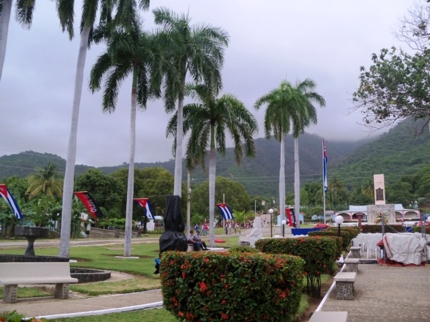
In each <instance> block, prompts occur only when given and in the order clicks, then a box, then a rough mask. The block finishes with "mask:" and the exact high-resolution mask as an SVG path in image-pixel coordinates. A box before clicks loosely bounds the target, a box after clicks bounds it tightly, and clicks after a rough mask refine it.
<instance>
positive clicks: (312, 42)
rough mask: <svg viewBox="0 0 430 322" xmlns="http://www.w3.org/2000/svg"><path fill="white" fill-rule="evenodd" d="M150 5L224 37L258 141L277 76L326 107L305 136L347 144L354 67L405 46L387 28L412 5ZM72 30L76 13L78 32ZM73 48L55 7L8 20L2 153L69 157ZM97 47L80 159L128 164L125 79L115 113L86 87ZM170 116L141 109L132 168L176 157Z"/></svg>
mask: <svg viewBox="0 0 430 322" xmlns="http://www.w3.org/2000/svg"><path fill="white" fill-rule="evenodd" d="M152 3H153V4H152V6H151V9H154V8H156V7H159V6H165V7H168V8H170V9H172V10H173V11H175V12H177V13H186V12H189V15H190V17H191V18H192V23H208V24H211V25H213V26H219V27H222V28H224V29H225V30H226V31H227V32H228V33H229V35H230V45H229V48H228V49H227V50H226V56H225V66H224V69H223V81H224V88H223V92H224V93H232V94H234V95H236V96H237V97H238V98H239V99H241V100H242V101H243V102H244V103H245V105H246V106H247V107H248V108H249V109H250V110H251V111H252V112H253V113H254V115H255V116H256V117H257V118H258V120H259V124H260V131H259V134H258V137H263V136H264V131H263V128H262V120H263V116H264V109H262V110H260V111H255V110H254V108H253V105H254V102H255V101H256V99H257V98H259V97H260V96H262V95H264V94H265V93H267V92H268V91H270V90H272V89H274V88H275V87H277V86H278V85H279V84H280V82H281V81H282V80H285V79H286V80H288V81H290V82H295V81H296V80H303V79H305V78H311V79H313V80H315V81H316V82H317V84H318V87H317V91H318V92H319V93H320V94H321V95H323V96H324V97H325V99H326V101H327V106H326V107H325V108H323V109H318V124H317V125H315V126H313V127H311V128H309V129H308V132H310V133H315V134H318V135H321V136H324V137H325V138H326V139H331V140H334V139H337V140H339V139H342V140H345V139H357V138H363V137H366V136H368V135H369V133H368V132H366V131H365V130H364V129H363V128H362V127H360V126H359V125H358V124H357V123H358V122H360V120H361V115H360V113H358V112H356V113H353V114H351V115H348V114H347V111H348V108H349V107H351V94H352V93H353V92H354V90H355V89H356V87H357V86H358V75H359V67H360V66H362V65H364V66H368V65H369V64H370V56H371V54H372V53H374V52H379V50H380V49H381V48H384V47H391V46H392V45H396V46H399V45H401V44H399V43H398V41H397V40H396V39H395V38H394V37H393V35H392V29H393V26H395V25H396V23H397V20H398V17H400V16H403V15H405V14H406V10H407V9H408V8H410V7H411V6H412V4H413V0H410V1H409V0H379V1H374V0H363V1H344V0H326V1H319V0H308V1H299V0H290V1H285V0H270V1H262V0H235V1H231V0H230V1H227V0H221V1H216V2H214V1H201V0H188V1H185V0H182V1H177V0H175V1H174V0H170V1H169V0H159V1H152ZM78 9H79V8H78V7H77V9H76V10H78ZM12 15H13V14H12ZM143 18H144V21H145V22H144V25H145V27H146V29H148V30H151V29H153V28H155V26H154V25H153V23H152V21H153V16H152V13H151V12H145V13H144V14H143ZM78 26H79V13H77V15H76V26H75V29H76V33H78ZM78 46H79V37H76V38H75V39H74V40H73V41H69V39H68V36H67V35H66V34H63V33H62V32H61V29H60V26H59V22H58V18H57V16H56V13H55V3H53V2H51V1H39V2H37V7H36V10H35V13H34V22H33V26H32V28H31V29H30V30H24V29H23V28H21V27H20V26H19V25H18V24H17V22H16V21H15V20H14V19H11V23H10V27H9V38H8V47H7V52H6V60H5V66H4V70H3V77H2V80H1V83H0V135H1V137H2V138H3V140H2V143H1V145H0V155H8V154H13V153H19V152H22V151H25V150H33V151H37V152H49V153H54V154H57V155H60V156H61V157H64V158H65V157H66V151H67V142H68V136H69V131H70V117H71V106H72V100H73V85H74V77H75V67H76V59H77V53H78ZM403 47H406V46H405V45H403ZM103 49H104V47H103V46H92V48H91V49H90V51H89V53H88V55H87V60H86V67H85V76H84V89H83V95H82V101H81V108H80V118H79V132H78V149H77V163H83V164H87V165H93V166H107V165H118V164H121V163H122V162H127V161H128V158H129V151H128V150H129V109H130V81H129V80H128V81H126V82H124V83H123V84H122V87H121V91H120V95H119V100H118V105H117V110H116V111H115V112H114V113H112V114H105V113H102V108H101V97H102V94H101V93H95V94H91V93H90V91H89V90H88V79H89V72H90V69H91V66H92V65H93V64H94V62H95V60H96V58H97V56H98V55H100V54H101V53H102V52H103ZM170 116H171V115H167V114H166V113H165V112H164V107H163V105H162V102H161V101H154V102H150V103H149V104H148V108H147V110H146V111H141V112H139V113H138V118H137V129H136V134H137V147H136V162H155V161H166V160H168V159H170V158H172V154H171V146H172V139H171V138H166V137H165V127H166V124H167V121H168V119H169V118H170Z"/></svg>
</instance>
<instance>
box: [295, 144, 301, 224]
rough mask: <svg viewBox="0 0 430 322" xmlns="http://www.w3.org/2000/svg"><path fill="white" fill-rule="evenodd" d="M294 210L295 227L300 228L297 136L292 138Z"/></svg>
mask: <svg viewBox="0 0 430 322" xmlns="http://www.w3.org/2000/svg"><path fill="white" fill-rule="evenodd" d="M294 211H295V213H296V220H297V225H296V227H297V228H300V167H299V138H294Z"/></svg>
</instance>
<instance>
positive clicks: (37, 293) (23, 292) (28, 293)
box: [0, 286, 54, 298]
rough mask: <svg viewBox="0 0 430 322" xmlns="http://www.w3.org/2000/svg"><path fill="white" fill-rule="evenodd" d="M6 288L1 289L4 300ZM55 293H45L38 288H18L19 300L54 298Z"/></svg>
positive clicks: (0, 292) (0, 293) (0, 295)
mask: <svg viewBox="0 0 430 322" xmlns="http://www.w3.org/2000/svg"><path fill="white" fill-rule="evenodd" d="M3 290H4V287H3V286H2V287H0V297H1V298H3ZM53 295H54V291H52V292H51V291H44V290H41V289H39V288H37V287H18V293H17V296H18V298H29V297H44V296H53Z"/></svg>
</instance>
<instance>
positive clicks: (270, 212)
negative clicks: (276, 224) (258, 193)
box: [269, 208, 273, 237]
mask: <svg viewBox="0 0 430 322" xmlns="http://www.w3.org/2000/svg"><path fill="white" fill-rule="evenodd" d="M269 214H270V237H272V226H273V225H272V217H273V209H272V208H270V209H269Z"/></svg>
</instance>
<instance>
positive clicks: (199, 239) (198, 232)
mask: <svg viewBox="0 0 430 322" xmlns="http://www.w3.org/2000/svg"><path fill="white" fill-rule="evenodd" d="M194 240H195V241H196V242H198V243H200V245H201V247H202V249H203V250H209V249H208V247H207V246H206V243H205V242H204V241H203V240H202V238H201V237H200V231H196V235H195V236H194Z"/></svg>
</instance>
